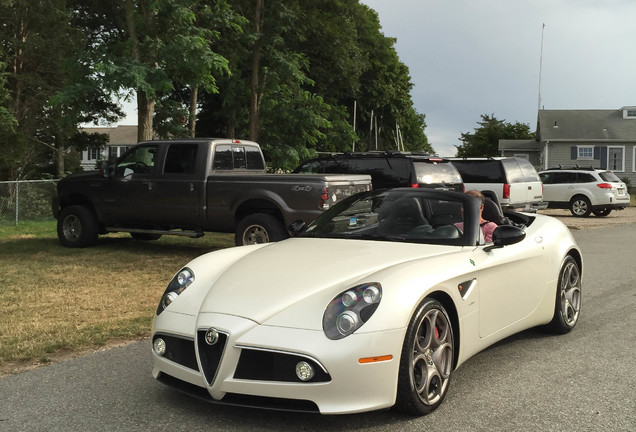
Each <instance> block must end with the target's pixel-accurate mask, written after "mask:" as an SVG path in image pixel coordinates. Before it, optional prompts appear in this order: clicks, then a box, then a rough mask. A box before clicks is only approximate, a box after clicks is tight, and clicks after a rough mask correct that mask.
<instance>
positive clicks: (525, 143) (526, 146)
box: [499, 139, 543, 151]
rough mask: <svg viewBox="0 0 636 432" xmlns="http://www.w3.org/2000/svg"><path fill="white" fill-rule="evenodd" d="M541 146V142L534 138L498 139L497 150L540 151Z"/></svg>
mask: <svg viewBox="0 0 636 432" xmlns="http://www.w3.org/2000/svg"><path fill="white" fill-rule="evenodd" d="M542 148H543V144H541V143H540V142H537V141H535V140H511V139H500V140H499V150H515V151H517V150H523V151H541V149H542Z"/></svg>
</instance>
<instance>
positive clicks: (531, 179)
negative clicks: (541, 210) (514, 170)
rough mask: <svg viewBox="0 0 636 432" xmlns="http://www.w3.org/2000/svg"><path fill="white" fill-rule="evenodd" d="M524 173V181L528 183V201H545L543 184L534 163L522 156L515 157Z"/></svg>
mask: <svg viewBox="0 0 636 432" xmlns="http://www.w3.org/2000/svg"><path fill="white" fill-rule="evenodd" d="M515 160H516V161H517V163H518V164H519V168H520V169H521V173H522V174H523V181H524V182H525V183H526V202H528V203H538V202H541V201H543V186H542V184H541V179H540V178H539V174H537V170H536V169H535V168H534V166H532V164H531V163H530V162H529V161H527V160H525V159H522V158H515Z"/></svg>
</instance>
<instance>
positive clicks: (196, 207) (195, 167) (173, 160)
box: [150, 142, 205, 228]
mask: <svg viewBox="0 0 636 432" xmlns="http://www.w3.org/2000/svg"><path fill="white" fill-rule="evenodd" d="M203 152H204V149H203V148H201V144H199V143H179V142H174V143H170V144H169V145H168V147H167V149H166V152H165V158H164V160H163V161H162V169H161V170H160V171H161V172H160V174H159V175H158V177H157V179H156V181H155V184H154V185H153V188H152V191H150V193H151V195H152V201H153V207H154V214H153V223H156V224H160V225H173V226H177V227H179V228H194V227H201V224H202V220H201V219H202V217H203V216H202V215H203V201H204V199H205V186H204V183H205V182H204V175H203V173H202V172H201V171H203V170H204V169H205V160H203V159H204V157H199V154H201V155H204V153H203Z"/></svg>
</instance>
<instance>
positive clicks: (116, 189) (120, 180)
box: [100, 143, 159, 226]
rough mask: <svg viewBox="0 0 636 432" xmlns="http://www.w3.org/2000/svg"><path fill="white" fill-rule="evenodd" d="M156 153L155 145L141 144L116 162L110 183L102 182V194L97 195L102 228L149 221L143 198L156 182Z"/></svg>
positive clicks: (150, 209)
mask: <svg viewBox="0 0 636 432" xmlns="http://www.w3.org/2000/svg"><path fill="white" fill-rule="evenodd" d="M158 152H159V146H158V145H157V144H150V143H149V144H142V145H139V146H135V147H133V148H132V149H130V150H129V151H128V152H126V153H124V155H122V156H121V158H119V159H118V160H117V162H116V163H115V166H114V169H113V173H112V176H111V178H110V180H109V181H106V182H103V183H102V184H103V187H104V191H103V193H101V194H100V195H101V196H102V203H101V206H100V207H101V209H102V220H103V222H104V223H105V224H106V225H113V224H116V225H124V226H131V225H140V224H143V223H145V222H146V221H147V220H148V219H150V218H152V215H153V214H154V208H153V202H152V200H148V199H146V197H147V194H148V193H149V192H152V188H153V185H154V180H155V179H156V169H157V167H156V161H157V160H158ZM141 202H143V205H140V203H141Z"/></svg>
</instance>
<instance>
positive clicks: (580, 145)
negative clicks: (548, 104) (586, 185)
mask: <svg viewBox="0 0 636 432" xmlns="http://www.w3.org/2000/svg"><path fill="white" fill-rule="evenodd" d="M536 135H537V136H536V141H534V142H532V141H527V140H500V141H499V151H500V153H501V154H502V155H503V156H512V155H516V154H519V153H525V154H528V155H529V157H528V158H529V159H530V161H531V162H532V163H533V164H534V165H535V166H536V167H537V169H546V168H551V167H557V166H563V167H567V166H577V165H578V166H581V167H593V168H602V169H609V170H612V171H614V173H615V174H616V175H617V176H618V177H620V178H628V179H629V180H630V182H631V184H632V185H636V106H625V107H622V108H620V109H610V110H597V109H590V110H539V115H538V120H537V133H536Z"/></svg>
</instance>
